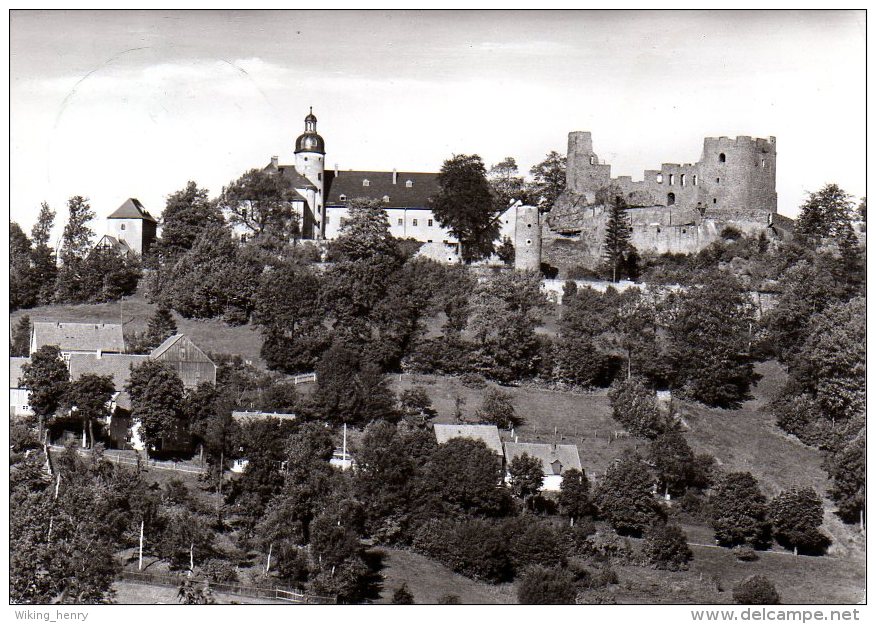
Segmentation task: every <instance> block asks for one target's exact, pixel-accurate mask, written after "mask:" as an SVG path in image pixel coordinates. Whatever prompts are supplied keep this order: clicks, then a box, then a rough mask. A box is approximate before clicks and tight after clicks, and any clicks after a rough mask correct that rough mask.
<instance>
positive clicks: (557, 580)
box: [517, 566, 577, 605]
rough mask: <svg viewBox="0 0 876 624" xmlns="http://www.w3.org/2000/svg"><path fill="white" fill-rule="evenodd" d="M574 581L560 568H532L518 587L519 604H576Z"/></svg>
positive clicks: (522, 578) (527, 570)
mask: <svg viewBox="0 0 876 624" xmlns="http://www.w3.org/2000/svg"><path fill="white" fill-rule="evenodd" d="M576 595H577V591H576V590H575V584H574V579H573V578H572V575H571V574H570V573H569V572H568V571H566V570H561V569H559V568H546V567H543V566H531V567H529V568H527V569H526V571H525V572H524V573H523V576H522V577H521V579H520V583H519V584H518V586H517V602H519V603H520V604H529V605H556V604H575V597H576Z"/></svg>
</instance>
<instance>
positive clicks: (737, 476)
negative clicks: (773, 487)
mask: <svg viewBox="0 0 876 624" xmlns="http://www.w3.org/2000/svg"><path fill="white" fill-rule="evenodd" d="M709 506H710V507H711V513H712V528H714V529H715V539H716V540H717V541H718V543H719V544H721V545H722V546H736V545H737V544H748V545H750V546H754V547H763V546H765V545H766V544H768V543H769V541H770V525H769V522H768V520H767V504H766V497H765V496H764V495H763V494H762V493H761V491H760V488H759V487H758V483H757V479H755V478H754V477H753V476H752V475H751V473H748V472H731V473H729V474H727V475H726V476H725V477H724V478H723V479H722V480H721V481H720V482H719V483H718V484H717V486H716V487H715V489H714V491H713V492H712V495H711V496H710V497H709Z"/></svg>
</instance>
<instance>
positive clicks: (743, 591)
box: [733, 574, 782, 605]
mask: <svg viewBox="0 0 876 624" xmlns="http://www.w3.org/2000/svg"><path fill="white" fill-rule="evenodd" d="M733 602H735V603H736V604H749V605H770V604H781V602H782V600H781V597H780V596H779V593H778V592H777V591H776V586H775V585H773V582H772V581H771V580H769V579H768V578H767V577H765V576H761V575H757V574H756V575H754V576H749V577H748V578H747V579H745V580H744V581H742V582H740V583H739V584H738V585H736V587H734V588H733Z"/></svg>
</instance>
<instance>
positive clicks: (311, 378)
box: [292, 373, 316, 386]
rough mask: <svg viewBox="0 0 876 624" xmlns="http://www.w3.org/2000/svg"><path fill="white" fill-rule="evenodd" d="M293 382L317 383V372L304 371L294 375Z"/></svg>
mask: <svg viewBox="0 0 876 624" xmlns="http://www.w3.org/2000/svg"><path fill="white" fill-rule="evenodd" d="M292 383H293V384H295V385H296V386H297V385H298V384H303V383H316V373H302V374H300V375H295V376H294V377H292Z"/></svg>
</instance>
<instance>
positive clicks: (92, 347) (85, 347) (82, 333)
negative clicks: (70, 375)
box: [31, 321, 125, 353]
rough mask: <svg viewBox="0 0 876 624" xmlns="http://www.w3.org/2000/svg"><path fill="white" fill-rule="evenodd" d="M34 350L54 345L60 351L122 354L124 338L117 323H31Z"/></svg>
mask: <svg viewBox="0 0 876 624" xmlns="http://www.w3.org/2000/svg"><path fill="white" fill-rule="evenodd" d="M32 332H33V333H32V334H31V336H32V337H33V341H32V345H33V348H34V350H36V349H39V348H40V347H43V346H45V345H55V346H57V347H59V348H60V349H61V351H95V352H96V351H106V352H109V353H124V352H125V338H124V335H123V334H122V326H121V325H120V324H119V323H52V322H44V321H37V322H35V323H33V330H32Z"/></svg>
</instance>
